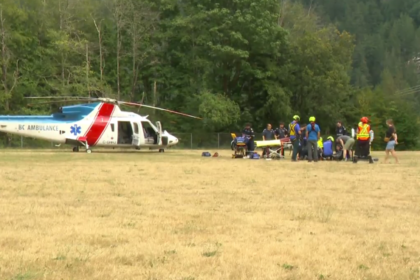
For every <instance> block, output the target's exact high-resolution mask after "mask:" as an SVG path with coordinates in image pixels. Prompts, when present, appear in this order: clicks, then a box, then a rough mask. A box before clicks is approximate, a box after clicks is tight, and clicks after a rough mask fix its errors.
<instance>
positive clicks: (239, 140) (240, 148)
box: [230, 133, 248, 158]
mask: <svg viewBox="0 0 420 280" xmlns="http://www.w3.org/2000/svg"><path fill="white" fill-rule="evenodd" d="M230 135H231V136H232V139H233V140H232V143H231V148H232V150H233V151H234V153H233V154H232V158H243V157H245V155H246V154H247V150H248V148H247V142H248V139H247V138H246V137H238V136H236V134H235V133H231V134H230Z"/></svg>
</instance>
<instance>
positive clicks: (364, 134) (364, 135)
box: [357, 117, 370, 157]
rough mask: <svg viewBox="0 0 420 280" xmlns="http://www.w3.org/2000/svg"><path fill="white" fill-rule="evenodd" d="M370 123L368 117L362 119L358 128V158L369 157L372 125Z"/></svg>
mask: <svg viewBox="0 0 420 280" xmlns="http://www.w3.org/2000/svg"><path fill="white" fill-rule="evenodd" d="M368 122H369V119H368V118H367V117H363V118H361V119H360V123H359V127H358V128H357V146H358V156H360V157H368V156H369V139H370V135H369V132H370V125H369V124H368Z"/></svg>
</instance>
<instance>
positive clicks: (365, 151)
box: [360, 141, 369, 157]
mask: <svg viewBox="0 0 420 280" xmlns="http://www.w3.org/2000/svg"><path fill="white" fill-rule="evenodd" d="M360 144H361V151H360V155H361V156H362V157H367V156H368V155H369V141H360Z"/></svg>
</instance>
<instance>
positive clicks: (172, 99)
mask: <svg viewBox="0 0 420 280" xmlns="http://www.w3.org/2000/svg"><path fill="white" fill-rule="evenodd" d="M0 3H1V4H0V44H1V54H0V55H1V59H0V64H1V77H0V78H1V81H2V87H1V88H0V114H41V113H48V114H49V113H51V112H52V111H54V110H55V109H56V105H33V106H28V104H27V103H28V102H27V100H26V99H24V97H27V96H60V95H61V96H68V95H74V96H92V97H97V96H104V97H112V98H117V99H119V100H126V101H128V100H129V101H134V102H143V103H145V104H149V105H155V106H159V107H165V108H169V109H173V110H177V111H183V112H186V113H189V114H193V115H199V116H202V117H203V118H204V120H203V121H198V120H193V119H188V118H183V117H180V116H176V115H170V114H168V113H159V112H152V111H149V112H147V111H146V109H144V110H145V111H144V112H141V113H142V114H149V115H153V114H155V116H156V118H158V119H160V120H162V122H163V124H164V126H165V129H168V130H169V131H176V132H184V131H188V132H189V131H203V130H204V131H214V132H218V131H225V132H230V131H233V130H237V129H240V128H241V127H242V126H243V125H244V123H245V122H251V123H252V124H253V127H254V129H255V130H257V131H259V130H262V129H263V128H264V126H265V124H266V123H267V122H271V123H273V125H274V126H277V124H278V122H279V121H281V120H282V121H286V122H288V121H290V119H291V117H292V116H293V115H295V114H298V115H300V116H301V117H302V118H303V119H304V120H306V119H307V118H308V117H309V116H311V115H315V116H316V117H317V121H318V123H319V124H320V126H321V128H322V129H323V131H324V132H328V130H333V129H334V126H335V123H336V121H337V120H342V121H343V122H344V124H345V125H346V126H347V127H351V126H355V125H356V124H357V122H358V119H359V118H360V117H361V116H362V115H366V116H368V117H370V119H371V121H372V126H373V128H374V130H375V132H376V135H377V136H376V139H378V140H377V143H379V145H382V144H383V143H381V141H382V140H381V139H380V138H381V137H383V131H384V129H385V120H386V119H387V118H393V119H394V120H395V122H396V127H397V130H398V133H399V140H400V142H402V147H404V148H414V147H415V146H416V144H417V138H418V136H419V133H418V129H417V128H418V125H419V124H420V122H419V116H420V111H419V110H418V106H419V104H420V96H419V95H417V93H418V90H420V85H419V84H420V83H419V82H418V80H419V79H418V65H419V61H420V28H419V27H420V2H419V1H418V0H404V1H397V0H386V1H385V0H346V1H336V0H302V1H297V0H296V1H292V0H259V1H255V0H223V1H216V0H0ZM142 110H143V109H142Z"/></svg>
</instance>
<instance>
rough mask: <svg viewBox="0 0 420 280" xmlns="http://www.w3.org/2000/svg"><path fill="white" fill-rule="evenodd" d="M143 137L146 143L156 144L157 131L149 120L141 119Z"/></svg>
mask: <svg viewBox="0 0 420 280" xmlns="http://www.w3.org/2000/svg"><path fill="white" fill-rule="evenodd" d="M141 125H142V127H143V133H144V139H145V142H146V144H157V140H158V139H157V138H158V136H157V131H156V129H155V127H154V125H153V124H152V123H151V122H150V121H142V122H141Z"/></svg>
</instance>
